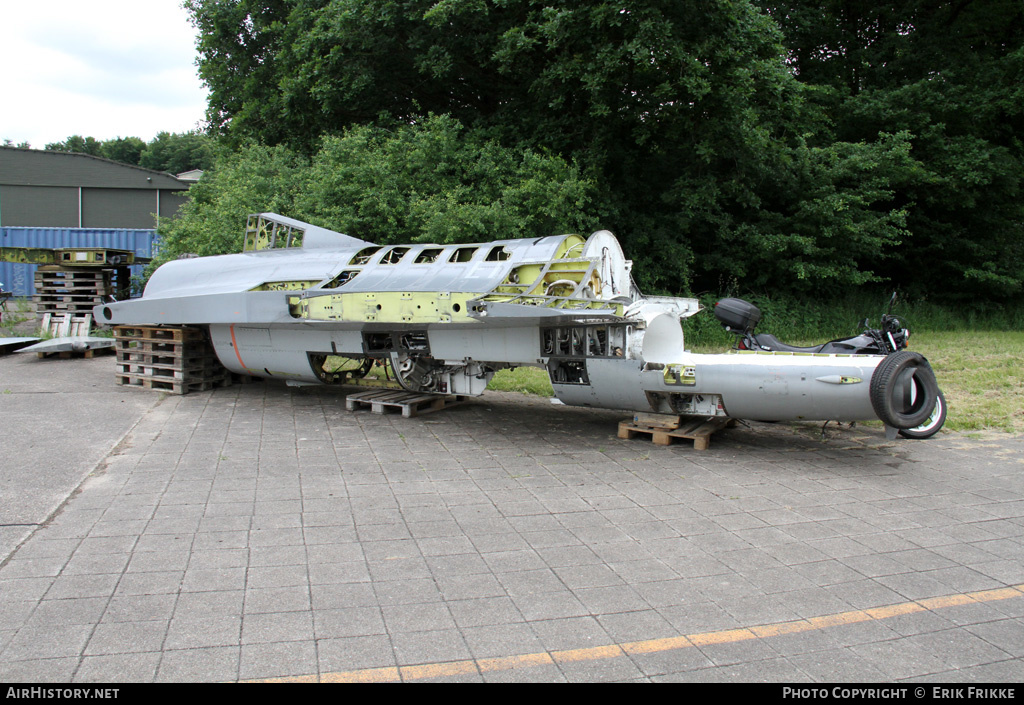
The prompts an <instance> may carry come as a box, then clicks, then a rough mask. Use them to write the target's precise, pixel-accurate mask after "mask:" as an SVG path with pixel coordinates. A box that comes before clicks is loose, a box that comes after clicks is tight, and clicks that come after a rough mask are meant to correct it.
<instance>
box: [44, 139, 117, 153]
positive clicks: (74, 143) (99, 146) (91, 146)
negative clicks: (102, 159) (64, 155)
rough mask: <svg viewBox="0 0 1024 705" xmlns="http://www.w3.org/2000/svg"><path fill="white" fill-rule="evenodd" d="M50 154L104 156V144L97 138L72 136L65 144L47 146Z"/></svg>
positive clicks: (57, 143)
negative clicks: (64, 153)
mask: <svg viewBox="0 0 1024 705" xmlns="http://www.w3.org/2000/svg"><path fill="white" fill-rule="evenodd" d="M46 151H48V152H77V153H78V154H89V155H92V156H94V157H99V156H102V152H103V143H102V142H100V141H99V140H97V139H96V138H95V137H82V136H81V135H71V136H70V137H68V138H67V139H66V140H64V141H63V142H52V143H50V144H48V145H46Z"/></svg>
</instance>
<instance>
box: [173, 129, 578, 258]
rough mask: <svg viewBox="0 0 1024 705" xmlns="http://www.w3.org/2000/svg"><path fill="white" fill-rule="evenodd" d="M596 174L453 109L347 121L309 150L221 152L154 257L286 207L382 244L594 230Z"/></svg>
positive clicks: (238, 238) (231, 243)
mask: <svg viewBox="0 0 1024 705" xmlns="http://www.w3.org/2000/svg"><path fill="white" fill-rule="evenodd" d="M593 197H594V193H593V184H592V183H591V182H590V181H589V180H587V179H586V178H584V177H583V176H581V174H580V171H579V169H578V168H577V167H575V166H573V165H571V164H569V163H567V162H565V161H564V160H562V159H561V158H559V157H557V156H554V155H550V154H540V153H536V152H533V151H530V150H526V149H514V148H507V147H503V146H501V145H500V144H498V143H497V142H496V141H493V140H487V139H485V138H483V137H482V136H481V135H479V134H474V133H469V132H468V131H467V130H466V129H465V128H464V127H463V126H462V125H461V124H459V123H458V122H457V121H456V120H454V119H453V118H450V117H446V116H441V117H429V118H428V119H426V120H424V121H423V122H422V123H418V124H414V125H393V126H392V127H391V128H390V129H386V128H383V127H372V126H357V127H353V128H351V129H349V130H347V131H345V132H344V133H343V134H341V135H338V136H330V137H327V138H325V139H324V140H323V141H322V143H321V147H320V149H318V150H317V151H316V153H315V154H314V155H313V156H312V157H305V156H303V155H301V154H299V153H297V152H295V151H293V150H291V149H289V148H287V147H285V146H283V145H278V146H275V147H266V146H260V145H249V146H246V147H243V148H242V149H240V150H239V151H238V152H236V153H230V154H224V155H222V156H221V157H220V158H219V159H218V161H217V163H216V164H215V165H214V166H213V167H212V168H211V169H210V170H209V171H207V172H206V174H204V177H203V179H202V180H201V181H199V182H198V183H197V184H195V185H194V186H193V187H192V189H191V199H190V200H189V201H188V202H187V203H186V204H185V205H183V206H182V209H181V211H180V216H179V217H177V218H175V219H173V220H162V221H161V223H160V237H161V261H165V260H166V259H173V258H174V257H177V256H178V255H180V254H183V253H185V252H191V253H195V254H199V255H210V254H221V253H226V252H238V251H239V250H240V249H241V244H242V236H243V226H244V224H245V220H246V217H247V216H248V215H249V214H250V213H255V212H261V211H271V212H278V213H283V214H288V215H290V216H292V217H295V218H299V219H302V220H305V221H307V222H310V223H314V224H317V225H322V226H324V227H328V228H331V229H334V230H339V231H341V232H345V233H347V234H349V235H353V236H355V237H359V238H361V239H365V240H369V241H372V242H376V243H379V244H382V245H383V244H392V243H400V242H437V243H442V244H443V243H451V242H480V241H487V240H493V239H511V238H515V237H539V236H544V235H550V234H552V233H562V232H589V231H590V229H592V228H594V227H595V224H594V223H593V222H592V221H590V220H588V219H587V217H586V216H585V215H581V214H586V213H587V211H588V210H589V206H590V205H591V202H592V200H593Z"/></svg>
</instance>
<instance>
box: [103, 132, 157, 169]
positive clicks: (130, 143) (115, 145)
mask: <svg viewBox="0 0 1024 705" xmlns="http://www.w3.org/2000/svg"><path fill="white" fill-rule="evenodd" d="M145 149H146V143H145V142H143V141H142V140H141V139H140V138H138V137H123V138H122V137H117V138H115V139H112V140H107V141H106V142H103V144H102V145H101V147H100V154H101V155H102V156H104V157H106V158H107V159H111V160H113V161H115V162H121V163H122V164H133V165H135V166H138V165H139V160H140V158H141V157H142V152H143V151H144V150H145Z"/></svg>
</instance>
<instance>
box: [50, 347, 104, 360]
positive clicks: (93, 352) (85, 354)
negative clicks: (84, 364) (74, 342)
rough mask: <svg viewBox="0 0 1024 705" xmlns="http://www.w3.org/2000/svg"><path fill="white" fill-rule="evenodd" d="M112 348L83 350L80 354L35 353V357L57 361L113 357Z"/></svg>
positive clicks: (68, 351) (69, 351) (67, 352)
mask: <svg viewBox="0 0 1024 705" xmlns="http://www.w3.org/2000/svg"><path fill="white" fill-rule="evenodd" d="M113 354H114V348H111V347H105V348H90V349H89V350H83V351H81V352H78V351H75V350H60V351H58V352H37V353H36V357H38V358H47V357H55V358H57V359H59V360H70V359H71V358H85V359H87V360H88V359H91V358H94V357H100V356H102V355H113Z"/></svg>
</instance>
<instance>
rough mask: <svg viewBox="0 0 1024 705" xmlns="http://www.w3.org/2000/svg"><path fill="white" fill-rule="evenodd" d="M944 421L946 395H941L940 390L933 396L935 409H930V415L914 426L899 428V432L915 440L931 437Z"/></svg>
mask: <svg viewBox="0 0 1024 705" xmlns="http://www.w3.org/2000/svg"><path fill="white" fill-rule="evenodd" d="M945 423H946V397H945V396H943V394H942V392H939V395H938V396H937V397H936V398H935V409H934V410H933V411H932V415H931V416H929V417H928V419H927V420H926V421H925V422H924V423H923V424H921V425H920V426H916V427H914V428H901V429H900V430H899V434H900V435H901V436H903V437H904V438H913V439H917V440H924V439H925V438H931V437H932V436H934V435H935V434H936V433H938V432H939V431H940V430H941V429H942V426H943V425H944V424H945Z"/></svg>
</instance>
